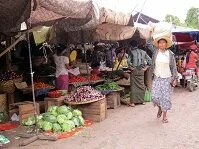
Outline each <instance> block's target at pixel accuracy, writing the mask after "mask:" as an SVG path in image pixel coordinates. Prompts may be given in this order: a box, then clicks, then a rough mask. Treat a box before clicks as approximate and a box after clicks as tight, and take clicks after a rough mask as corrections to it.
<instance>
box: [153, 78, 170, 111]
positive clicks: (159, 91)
mask: <svg viewBox="0 0 199 149" xmlns="http://www.w3.org/2000/svg"><path fill="white" fill-rule="evenodd" d="M171 94H172V86H171V78H159V77H156V76H155V77H154V79H153V85H152V101H153V103H154V105H155V106H159V107H161V110H162V111H163V112H166V111H167V110H170V109H171V106H172V105H171Z"/></svg>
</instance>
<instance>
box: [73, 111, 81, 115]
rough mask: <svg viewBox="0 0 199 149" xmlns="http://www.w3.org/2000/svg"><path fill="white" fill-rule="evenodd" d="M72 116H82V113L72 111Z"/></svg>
mask: <svg viewBox="0 0 199 149" xmlns="http://www.w3.org/2000/svg"><path fill="white" fill-rule="evenodd" d="M73 116H82V112H81V111H80V110H77V109H76V110H74V111H73Z"/></svg>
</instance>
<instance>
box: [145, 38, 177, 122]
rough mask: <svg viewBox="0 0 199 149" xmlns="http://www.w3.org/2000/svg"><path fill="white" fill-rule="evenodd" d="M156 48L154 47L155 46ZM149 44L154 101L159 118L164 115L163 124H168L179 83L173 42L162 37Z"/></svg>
mask: <svg viewBox="0 0 199 149" xmlns="http://www.w3.org/2000/svg"><path fill="white" fill-rule="evenodd" d="M153 45H154V46H155V47H154V46H153ZM153 45H152V44H150V43H149V44H148V48H149V49H150V50H151V51H152V52H153V57H152V71H153V85H152V101H153V104H154V106H158V113H157V118H161V116H162V113H163V119H162V122H163V123H168V119H167V111H168V110H170V109H171V94H172V87H175V86H176V84H177V82H176V80H177V67H176V60H175V56H174V53H173V52H172V51H171V50H169V49H168V48H170V47H171V46H172V41H171V40H170V39H169V38H168V37H161V38H158V39H156V40H154V41H153Z"/></svg>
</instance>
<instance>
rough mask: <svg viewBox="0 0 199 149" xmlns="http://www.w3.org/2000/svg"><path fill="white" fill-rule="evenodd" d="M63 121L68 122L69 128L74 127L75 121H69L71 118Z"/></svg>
mask: <svg viewBox="0 0 199 149" xmlns="http://www.w3.org/2000/svg"><path fill="white" fill-rule="evenodd" d="M64 123H66V124H69V126H70V128H71V130H72V129H73V128H75V123H74V122H73V121H71V120H67V121H66V122H64Z"/></svg>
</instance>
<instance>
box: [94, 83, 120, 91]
mask: <svg viewBox="0 0 199 149" xmlns="http://www.w3.org/2000/svg"><path fill="white" fill-rule="evenodd" d="M118 88H119V86H118V84H117V83H115V82H106V83H104V84H102V85H98V86H97V87H96V89H97V90H100V91H105V90H117V89H118Z"/></svg>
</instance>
